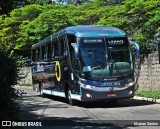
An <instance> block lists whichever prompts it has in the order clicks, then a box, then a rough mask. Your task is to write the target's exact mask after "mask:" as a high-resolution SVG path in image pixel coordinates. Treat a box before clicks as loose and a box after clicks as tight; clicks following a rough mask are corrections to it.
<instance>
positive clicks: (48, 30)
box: [15, 10, 75, 50]
mask: <svg viewBox="0 0 160 129" xmlns="http://www.w3.org/2000/svg"><path fill="white" fill-rule="evenodd" d="M74 24H75V23H74V22H73V21H71V20H69V19H68V17H67V16H66V14H65V12H63V11H59V10H54V11H52V10H51V11H47V12H44V13H42V14H40V15H39V17H37V18H35V19H34V20H33V21H32V22H29V21H27V20H26V21H23V23H22V24H21V25H20V32H19V34H18V35H19V38H18V39H17V44H16V47H15V48H16V49H28V50H29V49H30V48H31V45H33V44H34V43H37V42H39V41H40V40H42V39H44V38H46V37H47V36H49V35H51V34H53V33H54V32H57V31H59V30H60V29H63V28H65V27H67V26H71V25H74Z"/></svg>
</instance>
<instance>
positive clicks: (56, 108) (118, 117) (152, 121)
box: [16, 87, 160, 129]
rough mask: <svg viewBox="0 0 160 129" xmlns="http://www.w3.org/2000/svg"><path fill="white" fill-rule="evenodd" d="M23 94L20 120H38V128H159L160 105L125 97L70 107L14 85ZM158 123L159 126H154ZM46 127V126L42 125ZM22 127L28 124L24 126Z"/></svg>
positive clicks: (64, 102)
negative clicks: (124, 98)
mask: <svg viewBox="0 0 160 129" xmlns="http://www.w3.org/2000/svg"><path fill="white" fill-rule="evenodd" d="M16 88H18V89H21V90H24V92H26V94H24V95H22V97H19V98H17V99H16V102H17V103H19V105H20V108H21V120H22V121H31V122H35V121H37V122H38V121H40V122H41V124H42V127H32V128H35V129H39V128H42V129H44V128H46V129H50V128H52V129H53V128H71V129H79V128H81V129H86V128H87V129H91V128H95V129H97V128H98V129H159V128H160V121H159V120H160V104H158V103H154V102H147V101H143V100H135V99H126V100H122V101H119V102H118V103H117V104H116V105H110V104H109V103H106V102H105V103H104V102H96V103H79V104H78V105H76V106H70V105H68V104H67V103H66V101H65V99H64V98H60V97H54V96H47V97H45V98H42V97H40V96H39V94H38V93H36V92H35V91H33V90H32V88H31V87H16ZM157 124H158V125H159V126H157ZM44 126H45V127H44ZM24 128H25V129H28V128H31V127H24Z"/></svg>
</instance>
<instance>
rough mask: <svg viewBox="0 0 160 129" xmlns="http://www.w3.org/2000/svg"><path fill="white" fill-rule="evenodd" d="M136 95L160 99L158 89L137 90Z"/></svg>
mask: <svg viewBox="0 0 160 129" xmlns="http://www.w3.org/2000/svg"><path fill="white" fill-rule="evenodd" d="M136 95H137V96H142V97H147V98H154V99H160V91H137V92H136Z"/></svg>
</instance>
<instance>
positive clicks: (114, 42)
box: [108, 39, 124, 45]
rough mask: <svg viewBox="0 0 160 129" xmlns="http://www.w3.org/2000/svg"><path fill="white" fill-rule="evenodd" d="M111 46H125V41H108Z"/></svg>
mask: <svg viewBox="0 0 160 129" xmlns="http://www.w3.org/2000/svg"><path fill="white" fill-rule="evenodd" d="M108 44H109V45H122V44H124V40H113V39H112V40H108Z"/></svg>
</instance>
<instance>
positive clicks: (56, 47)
mask: <svg viewBox="0 0 160 129" xmlns="http://www.w3.org/2000/svg"><path fill="white" fill-rule="evenodd" d="M59 54H60V53H59V49H58V40H57V41H55V42H54V57H55V58H56V57H58V56H59Z"/></svg>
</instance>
